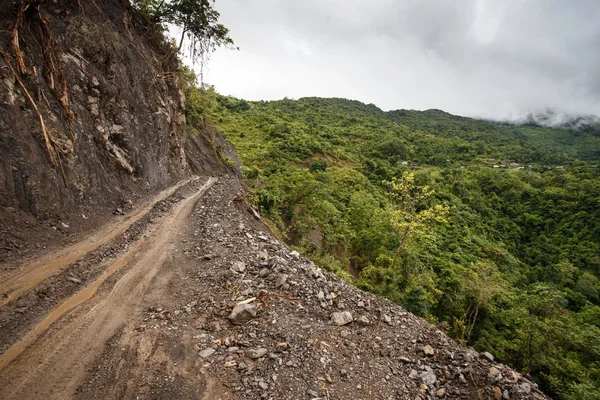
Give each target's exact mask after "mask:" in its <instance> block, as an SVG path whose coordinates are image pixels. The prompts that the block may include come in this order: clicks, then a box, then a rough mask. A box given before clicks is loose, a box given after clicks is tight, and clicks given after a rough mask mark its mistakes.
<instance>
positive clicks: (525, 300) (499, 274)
mask: <svg viewBox="0 0 600 400" xmlns="http://www.w3.org/2000/svg"><path fill="white" fill-rule="evenodd" d="M219 103H220V107H219V108H217V109H215V112H214V117H213V118H214V120H215V121H219V123H218V126H219V127H220V128H221V129H222V131H223V132H225V133H226V134H227V136H228V137H229V139H230V140H231V141H232V142H233V143H234V144H235V145H236V148H237V150H238V152H239V154H240V157H241V158H242V160H243V162H244V168H245V170H244V171H245V173H244V176H245V177H246V181H245V182H246V183H247V184H248V186H249V187H250V189H251V196H250V197H251V199H252V200H253V201H254V204H256V206H257V207H258V208H259V211H260V212H261V213H262V214H263V215H265V216H267V217H268V218H269V219H270V220H271V221H272V224H273V225H274V226H276V227H277V229H278V231H279V234H280V237H282V238H284V239H285V240H286V242H287V243H289V244H291V245H293V246H295V247H296V248H297V249H298V250H300V251H302V252H303V253H304V254H306V255H308V256H309V257H311V259H313V260H314V261H315V262H316V263H317V264H319V265H320V266H322V267H323V268H325V269H327V270H329V271H332V272H335V273H337V274H338V275H339V276H344V277H345V278H346V279H347V280H348V281H353V282H354V283H355V284H356V285H358V286H359V287H361V288H363V289H365V290H368V291H370V292H372V293H376V294H380V295H382V296H385V297H387V298H389V299H391V300H393V301H394V302H396V303H398V304H401V305H404V306H405V307H406V308H407V309H409V310H410V311H412V312H414V313H416V314H417V315H419V316H422V317H424V318H427V319H428V320H430V321H432V322H434V323H436V324H442V325H445V326H446V327H447V328H448V329H449V332H450V334H451V335H452V336H453V337H455V338H457V339H462V340H465V341H467V343H469V344H471V345H473V346H474V347H475V348H476V349H478V350H480V351H483V350H488V351H492V352H493V353H495V354H496V355H497V356H498V358H499V359H501V360H502V361H503V362H505V363H507V364H509V365H511V366H513V367H514V368H516V369H518V370H519V371H522V372H527V373H530V374H531V375H532V376H533V377H534V379H535V380H536V381H537V382H538V383H539V384H540V386H541V387H542V388H543V390H544V391H546V392H547V393H551V394H552V395H553V396H556V397H557V398H560V399H569V400H571V399H572V400H575V399H580V398H582V397H583V396H589V397H591V398H594V397H598V396H600V368H599V366H600V322H599V321H600V319H599V318H598V316H599V315H600V296H599V295H598V294H599V293H600V241H599V238H600V208H599V207H598V198H599V197H600V169H599V168H598V165H597V164H598V162H597V159H598V154H599V153H598V151H599V150H600V141H599V140H600V137H599V136H597V135H596V134H595V133H594V131H589V132H588V131H585V130H581V131H567V130H565V129H551V128H546V127H539V126H516V125H508V124H500V123H492V122H489V121H481V120H475V119H471V118H465V117H459V116H453V115H450V114H448V113H445V112H443V111H440V110H428V111H422V112H421V111H409V110H398V111H392V112H388V113H385V112H383V111H381V110H380V109H378V108H377V107H375V106H374V105H372V104H370V105H366V104H362V103H360V102H357V101H350V100H345V99H319V98H303V99H299V100H288V99H285V100H281V101H269V102H246V101H244V100H238V99H234V98H230V97H222V98H220V101H219ZM394 180H396V181H395V182H397V183H398V182H400V183H401V184H400V185H393V183H390V182H394ZM394 186H395V189H394ZM424 193H425V195H424V196H423V194H424ZM427 193H428V194H427ZM424 199H426V200H424ZM415 204H418V207H417V206H415ZM411 210H412V211H411ZM444 210H447V211H446V212H444ZM421 217H422V218H421ZM432 217H433V218H432ZM425 222H426V223H425Z"/></svg>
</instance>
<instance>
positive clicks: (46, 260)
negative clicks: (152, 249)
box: [0, 176, 199, 308]
mask: <svg viewBox="0 0 600 400" xmlns="http://www.w3.org/2000/svg"><path fill="white" fill-rule="evenodd" d="M197 179H199V177H197V176H194V177H192V178H189V179H185V180H183V181H181V182H179V183H177V184H176V185H175V186H171V187H169V188H167V189H165V190H163V191H162V192H160V193H159V194H158V195H157V196H155V197H154V198H152V199H151V200H149V201H147V202H145V203H144V204H143V205H141V206H140V207H138V208H137V209H136V210H134V211H132V212H130V213H128V214H127V215H126V216H124V217H119V218H116V219H115V220H114V221H113V222H111V223H109V224H107V225H106V226H104V227H102V228H101V229H100V230H99V231H97V232H96V233H94V234H92V235H90V236H89V237H87V238H86V239H84V240H82V241H80V242H78V243H75V244H72V245H70V246H68V247H65V248H64V249H61V250H58V251H56V252H53V253H50V254H47V255H44V256H43V257H41V258H40V259H37V260H35V261H33V262H30V263H28V264H24V265H22V266H20V267H18V268H15V269H12V270H7V271H5V272H0V282H2V284H1V285H0V298H1V299H0V308H1V307H3V306H5V305H7V304H9V303H10V302H12V301H13V300H15V299H17V298H19V297H21V296H23V295H24V294H26V293H28V292H29V291H31V290H32V289H34V288H35V287H36V286H37V285H38V284H39V283H41V282H43V281H44V280H46V279H48V278H49V277H50V276H52V275H55V274H58V273H59V272H60V271H62V270H63V269H64V268H66V267H68V266H69V265H70V264H72V263H74V262H75V261H77V260H79V259H80V258H82V257H84V256H86V255H87V254H89V253H91V252H92V251H94V250H96V249H97V248H99V247H100V246H103V245H105V244H107V243H109V242H110V241H111V240H113V239H115V238H117V237H118V236H120V235H122V234H123V233H124V232H125V231H127V229H129V228H130V227H131V226H132V225H133V224H134V223H136V222H137V221H139V220H140V219H142V218H143V217H144V216H145V215H146V214H148V212H149V211H150V210H151V209H152V207H154V205H155V204H156V203H158V202H160V201H162V200H164V199H166V198H168V197H169V196H171V195H172V194H173V193H175V192H176V191H177V190H178V189H180V188H181V187H183V186H185V185H187V184H188V183H190V182H193V181H195V180H197Z"/></svg>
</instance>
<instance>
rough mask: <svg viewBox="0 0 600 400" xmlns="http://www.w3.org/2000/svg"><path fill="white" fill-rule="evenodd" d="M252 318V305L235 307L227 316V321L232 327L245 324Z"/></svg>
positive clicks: (254, 314) (254, 309) (254, 310)
mask: <svg viewBox="0 0 600 400" xmlns="http://www.w3.org/2000/svg"><path fill="white" fill-rule="evenodd" d="M253 318H256V306H255V305H254V304H252V303H250V304H239V305H237V306H235V307H234V309H233V311H231V314H230V315H229V321H231V323H232V324H234V325H241V324H245V323H246V322H248V321H250V320H251V319H253Z"/></svg>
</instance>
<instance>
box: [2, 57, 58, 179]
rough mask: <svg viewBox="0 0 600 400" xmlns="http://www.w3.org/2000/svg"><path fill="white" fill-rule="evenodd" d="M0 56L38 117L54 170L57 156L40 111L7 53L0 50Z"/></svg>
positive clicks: (56, 164)
mask: <svg viewBox="0 0 600 400" xmlns="http://www.w3.org/2000/svg"><path fill="white" fill-rule="evenodd" d="M0 54H2V56H3V57H4V61H5V62H6V65H7V66H8V69H9V70H10V71H11V72H12V75H13V77H14V78H15V80H16V81H17V84H18V85H19V87H20V88H21V90H22V91H23V94H24V95H25V97H26V98H27V100H29V103H31V106H32V107H33V110H34V111H35V113H36V114H37V116H38V119H39V121H40V125H41V127H42V136H43V137H44V143H45V144H46V151H47V152H48V156H49V157H50V163H51V164H52V166H53V167H54V168H56V167H57V166H58V154H57V153H56V150H55V144H54V140H53V139H51V137H50V135H49V134H48V130H47V129H46V123H45V122H44V117H42V113H41V112H40V109H39V108H38V106H37V104H36V103H35V100H33V97H31V94H29V91H28V90H27V88H26V87H25V85H24V84H23V82H22V81H21V79H20V78H19V75H18V74H17V73H16V72H15V70H14V68H13V67H12V65H11V62H10V56H9V55H8V54H7V53H5V52H3V51H2V50H0ZM17 65H18V61H17Z"/></svg>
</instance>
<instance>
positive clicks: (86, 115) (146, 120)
mask: <svg viewBox="0 0 600 400" xmlns="http://www.w3.org/2000/svg"><path fill="white" fill-rule="evenodd" d="M21 3H23V5H24V6H23V8H20V7H19V4H21ZM126 4H127V2H121V1H118V0H110V1H103V2H94V1H89V0H87V1H86V0H81V1H61V2H32V1H25V2H15V1H10V0H2V1H0V9H1V10H3V11H2V15H1V16H0V30H1V32H2V33H1V34H0V49H1V50H2V57H0V68H1V73H2V79H1V80H2V81H1V82H0V88H1V90H0V159H1V160H2V162H1V163H0V221H1V222H0V224H1V226H0V247H1V248H2V253H1V254H0V261H3V262H7V261H10V260H13V259H17V258H21V257H22V256H24V255H27V254H30V253H32V252H35V251H38V250H41V249H43V247H44V246H46V247H48V246H53V245H56V244H59V243H62V242H63V241H64V240H68V238H72V237H74V236H75V235H76V234H77V233H78V232H80V231H82V230H84V229H87V228H89V227H91V226H96V225H98V224H99V223H102V222H103V220H105V218H106V216H107V215H111V214H112V213H113V211H114V212H115V213H120V212H121V210H123V209H126V208H127V207H129V205H130V203H131V202H132V201H135V200H136V199H138V198H140V197H143V196H146V195H148V194H150V193H153V192H156V191H157V190H159V189H162V188H164V187H166V186H167V185H170V184H171V183H174V182H176V181H178V180H179V179H181V178H182V177H184V176H188V175H190V174H191V173H192V172H194V173H210V174H216V175H219V174H223V173H227V171H228V169H227V168H226V167H224V166H223V165H222V164H221V163H220V162H219V160H218V158H217V157H216V154H215V152H214V150H213V149H212V147H211V145H210V144H209V143H208V141H207V140H205V139H204V138H203V137H190V136H189V135H187V134H186V123H185V104H184V103H185V100H184V97H183V95H182V93H181V91H180V89H179V88H178V72H177V61H176V59H175V58H174V57H173V56H172V49H171V48H170V47H169V46H168V45H167V44H166V43H164V42H163V39H162V36H161V35H160V34H159V33H158V32H156V31H155V28H154V27H153V26H152V25H151V24H149V23H148V22H147V21H145V20H144V18H143V17H142V16H141V15H140V14H139V13H137V12H136V11H135V10H133V9H131V7H130V6H128V5H126ZM15 43H18V46H16V45H15ZM24 227H26V229H23V228H24ZM31 239H35V240H31Z"/></svg>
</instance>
